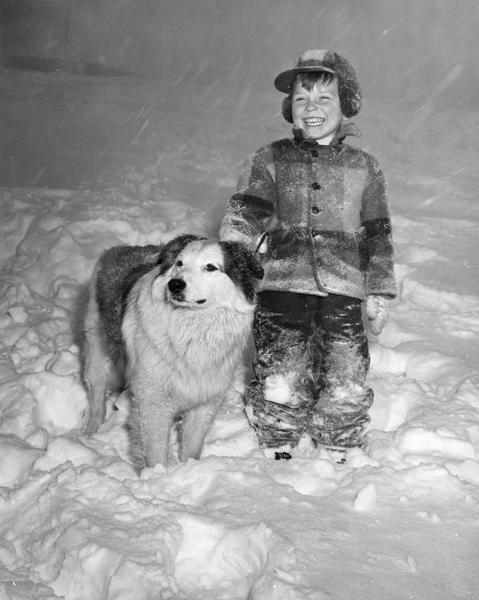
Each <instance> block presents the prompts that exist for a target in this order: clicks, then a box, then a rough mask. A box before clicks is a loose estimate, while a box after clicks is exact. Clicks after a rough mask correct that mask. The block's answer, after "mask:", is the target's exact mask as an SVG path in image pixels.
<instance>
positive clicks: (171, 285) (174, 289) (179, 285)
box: [168, 279, 186, 294]
mask: <svg viewBox="0 0 479 600" xmlns="http://www.w3.org/2000/svg"><path fill="white" fill-rule="evenodd" d="M185 287H186V283H185V282H184V281H183V279H170V281H168V289H169V290H170V292H171V293H172V294H179V293H180V292H182V291H183V290H184V289H185Z"/></svg>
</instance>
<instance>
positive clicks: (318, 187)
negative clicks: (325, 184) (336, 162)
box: [311, 181, 321, 190]
mask: <svg viewBox="0 0 479 600" xmlns="http://www.w3.org/2000/svg"><path fill="white" fill-rule="evenodd" d="M311 187H312V188H313V190H319V189H320V188H321V186H320V185H319V183H318V182H317V181H315V182H314V183H313V184H312V186H311Z"/></svg>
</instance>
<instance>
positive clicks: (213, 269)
mask: <svg viewBox="0 0 479 600" xmlns="http://www.w3.org/2000/svg"><path fill="white" fill-rule="evenodd" d="M206 270H207V271H218V267H215V265H214V264H212V263H208V264H207V265H206Z"/></svg>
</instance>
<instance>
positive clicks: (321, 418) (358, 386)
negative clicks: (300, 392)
mask: <svg viewBox="0 0 479 600" xmlns="http://www.w3.org/2000/svg"><path fill="white" fill-rule="evenodd" d="M317 316H318V320H317V323H316V328H315V335H316V336H317V338H318V343H317V351H318V353H317V358H318V364H319V389H318V396H317V397H318V401H317V403H316V405H315V406H314V408H313V410H312V411H311V413H310V417H311V421H310V426H309V428H308V433H309V434H310V435H311V437H312V438H313V439H314V440H315V441H316V442H317V443H318V444H321V445H325V446H340V447H354V446H361V445H362V432H363V430H364V427H365V425H366V424H367V423H368V422H369V420H370V417H369V415H368V410H369V408H370V406H371V404H372V401H373V391H372V390H371V389H370V388H369V387H367V386H366V385H365V380H366V376H367V374H368V370H369V362H370V360H369V348H368V341H367V337H366V333H365V331H364V325H363V319H362V309H361V301H360V300H357V299H355V298H348V297H346V296H336V295H332V294H330V295H329V296H327V297H326V298H321V310H320V311H319V313H318V315H317Z"/></svg>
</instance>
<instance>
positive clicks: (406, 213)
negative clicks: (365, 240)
mask: <svg viewBox="0 0 479 600" xmlns="http://www.w3.org/2000/svg"><path fill="white" fill-rule="evenodd" d="M202 106H203V108H206V100H205V101H204V103H203V104H202V105H201V106H197V107H196V110H197V111H198V112H197V113H196V114H199V113H201V108H202ZM381 106H382V107H383V108H385V106H386V105H385V104H383V105H381V102H380V101H378V104H377V106H376V107H375V109H377V110H375V114H377V115H378V117H377V123H375V128H374V131H373V132H372V133H370V134H369V138H368V137H366V138H365V140H366V142H367V144H366V146H367V149H369V150H371V151H372V152H373V153H375V154H376V155H377V156H378V157H379V158H380V160H381V162H385V163H386V165H387V166H388V167H389V169H387V170H386V171H387V175H388V178H389V179H390V181H391V182H392V186H391V188H392V191H393V194H392V196H393V197H392V200H391V205H392V209H393V225H394V237H395V242H396V249H397V255H396V263H397V277H398V281H399V288H400V294H399V298H398V300H397V302H396V303H395V306H394V310H393V312H392V315H391V318H390V322H389V324H388V325H387V327H386V328H385V330H384V332H383V333H382V335H381V336H380V337H379V338H377V339H372V340H371V351H372V369H371V374H370V382H371V385H372V387H373V388H374V389H375V392H376V397H375V403H374V405H373V408H372V411H371V415H372V423H371V425H370V428H369V433H368V445H367V448H366V450H365V451H360V450H354V451H351V452H350V453H349V454H348V457H347V463H346V465H339V464H336V462H335V461H334V460H333V459H332V457H330V456H329V455H328V454H327V453H325V452H324V451H314V450H312V449H311V448H309V447H307V446H306V445H305V446H304V447H302V448H301V451H300V452H299V455H298V456H296V457H295V458H294V459H293V460H291V461H279V462H277V461H274V460H271V459H270V458H268V457H267V456H265V454H264V453H263V452H262V451H260V450H259V449H258V448H257V445H256V439H255V436H254V434H253V432H252V431H251V430H250V428H249V426H248V424H247V421H246V419H245V416H244V414H243V408H242V400H241V386H239V387H238V389H237V390H234V391H233V392H232V393H231V395H230V397H229V398H228V399H227V401H226V403H225V406H224V409H223V410H222V412H221V414H220V415H219V416H218V418H217V419H216V421H215V423H214V426H213V428H212V430H211V431H210V434H209V436H208V439H207V444H206V447H205V450H204V457H203V458H202V459H201V460H200V461H189V462H188V463H186V464H179V463H175V464H171V465H170V466H169V467H168V469H164V468H162V467H160V466H159V467H156V468H155V469H145V470H144V471H143V472H142V473H141V475H138V474H137V473H136V472H135V471H134V469H133V467H132V466H131V464H130V462H129V459H128V438H127V432H126V429H125V427H124V423H125V419H126V416H127V405H126V402H125V400H124V399H122V398H120V399H119V400H118V401H117V403H116V404H115V405H113V403H111V405H110V407H109V412H108V419H107V422H106V423H105V425H104V426H103V427H102V428H101V430H100V432H99V433H98V434H97V435H95V436H94V437H93V438H90V439H88V438H86V437H85V436H83V435H82V433H81V426H82V419H83V413H84V411H85V408H86V405H87V399H86V395H85V391H84V389H83V388H82V385H81V382H80V377H79V370H80V364H79V349H78V345H77V342H78V322H79V316H80V315H81V301H82V294H83V292H84V284H85V283H86V282H87V281H88V278H89V276H90V273H91V270H92V267H93V264H94V262H95V260H96V259H97V257H98V256H99V254H100V252H101V251H102V250H103V249H104V248H106V247H108V246H111V245H114V244H116V243H135V244H137V243H146V242H162V241H167V240H168V239H170V238H171V237H173V236H174V235H176V234H178V233H182V232H191V233H205V234H207V235H210V236H211V235H214V234H215V228H216V224H217V220H218V218H219V215H220V213H221V206H220V205H219V204H217V205H215V206H213V207H212V206H210V205H209V204H208V199H207V198H200V199H198V193H199V192H201V190H204V189H215V190H216V198H219V197H222V198H224V201H226V199H227V197H228V195H229V194H230V193H231V190H232V187H233V185H234V179H235V177H236V175H237V174H238V170H239V165H238V164H236V163H235V164H233V163H231V164H230V163H229V162H228V159H227V158H225V156H223V155H222V149H221V146H219V147H216V148H214V149H212V150H211V152H210V153H205V152H203V150H204V148H200V150H198V148H197V147H195V144H194V143H193V141H192V143H191V144H190V145H188V144H183V143H181V144H176V145H175V141H174V140H175V138H174V135H173V134H172V135H171V144H170V145H166V146H164V147H163V148H162V151H161V154H160V153H159V154H158V157H157V159H158V160H156V162H155V157H152V167H151V168H150V169H149V170H147V171H146V172H143V173H135V172H134V171H132V172H131V173H129V175H128V177H127V178H126V179H124V181H123V186H116V187H112V188H111V189H105V190H104V191H95V192H89V191H87V190H85V191H72V190H46V189H4V190H1V192H0V203H1V215H2V217H1V221H0V257H1V261H2V264H1V269H2V271H1V278H0V293H1V296H0V327H1V331H2V336H1V339H0V486H1V487H0V581H1V584H0V598H1V599H2V600H3V599H4V598H5V599H7V598H8V599H12V600H13V599H15V600H17V599H34V600H40V599H53V598H66V599H67V600H100V599H101V600H132V599H135V600H159V599H161V600H168V599H174V600H177V599H178V600H247V599H249V600H323V599H324V600H326V599H328V600H351V599H352V598H357V599H358V600H366V599H367V600H385V599H387V600H403V599H404V600H406V599H411V600H456V599H457V600H459V599H466V598H468V599H477V598H479V569H478V568H477V566H478V559H477V549H478V547H479V504H478V503H479V462H478V461H479V373H478V358H479V342H478V339H479V338H478V333H479V289H478V271H477V266H478V265H477V261H478V259H477V257H478V256H479V214H478V210H477V206H476V203H475V198H474V194H473V192H472V190H473V188H474V185H473V183H474V181H475V180H474V177H473V175H472V173H473V171H472V170H471V171H469V172H468V171H467V168H468V166H469V165H471V166H472V165H473V164H474V163H475V162H477V150H476V152H475V154H471V151H470V148H469V147H466V146H464V144H465V143H466V142H464V141H463V140H464V139H465V137H464V138H462V137H461V135H462V133H463V132H466V131H467V130H469V129H472V130H473V128H474V123H475V119H476V117H475V116H474V115H473V113H472V112H471V113H470V115H469V116H467V113H465V112H463V113H461V115H459V114H457V113H456V112H454V111H453V110H452V109H451V110H450V111H448V109H447V108H442V109H441V110H442V112H441V111H439V110H436V111H434V115H432V116H430V119H429V121H428V123H429V124H430V130H431V131H430V132H429V133H430V135H428V136H427V138H426V136H424V138H419V137H418V136H416V137H414V135H413V133H414V132H409V133H408V132H407V131H405V132H404V135H403V136H402V137H401V136H400V135H398V136H397V138H394V139H393V138H389V137H387V136H386V134H385V133H384V131H385V127H386V125H384V126H383V127H381V123H380V114H381ZM388 110H389V112H391V108H390V107H389V108H388ZM399 110H400V109H399V108H398V111H399ZM404 110H405V109H404ZM172 111H173V109H172ZM213 112H214V111H213ZM174 116H175V115H174V112H172V117H174ZM399 116H400V119H398V122H403V123H404V122H406V121H408V122H409V123H411V125H414V115H412V117H413V118H411V115H410V114H407V111H406V110H405V112H404V113H403V114H400V115H399ZM189 117H190V118H191V117H195V115H189ZM214 118H215V115H214V114H212V113H208V119H209V120H210V121H209V122H208V121H207V122H206V125H205V128H206V127H208V125H212V124H214ZM416 120H417V122H416V124H415V125H416V127H418V126H419V124H421V115H420V114H419V115H417V119H416ZM225 122H226V118H225ZM445 122H447V123H448V124H449V127H450V131H449V132H444V134H443V135H442V136H441V135H440V127H441V126H442V124H443V123H445ZM451 123H452V124H454V127H452V131H451ZM183 125H184V126H185V127H186V125H185V123H184V122H183ZM388 126H390V127H391V128H392V127H393V126H392V125H388ZM168 127H171V128H172V129H173V128H174V123H173V124H171V123H170V124H168V123H165V128H168ZM281 127H283V125H281ZM250 128H251V131H252V130H254V128H255V123H254V122H251V125H250ZM279 128H280V127H279V126H278V129H279ZM424 129H425V128H423V132H424ZM224 131H225V134H224V136H223V137H224V143H225V147H226V145H228V146H229V147H230V146H232V145H234V140H235V135H236V133H237V132H235V131H234V130H230V131H229V132H228V130H227V129H226V128H225V129H224ZM279 135H284V131H283V132H282V133H280V134H279ZM279 135H278V136H276V137H279ZM264 141H267V140H264ZM195 142H196V143H198V137H196V140H195ZM369 143H370V144H371V148H369V147H368V144H369ZM448 144H450V146H449V150H448V152H449V153H450V157H451V158H450V160H449V159H448V161H446V162H447V165H448V169H445V168H443V164H442V163H441V162H440V161H441V157H442V159H444V154H441V152H442V150H443V149H444V148H446V147H447V145H448ZM363 146H364V144H363ZM254 149H255V146H254V144H252V145H251V148H250V150H251V151H252V150H254ZM441 149H442V150H441ZM461 152H462V154H461ZM383 156H384V161H383V160H382V158H383ZM421 157H422V158H421ZM421 161H422V163H421ZM411 162H414V167H413V168H412V169H411ZM461 164H462V165H463V166H464V170H461V168H460V165H461ZM421 165H424V167H425V168H424V171H422V170H421ZM431 165H435V166H436V168H435V170H434V168H433V166H431ZM206 181H207V182H208V183H207V184H206V183H205V182H206ZM476 183H477V181H476ZM208 186H209V187H208Z"/></svg>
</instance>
